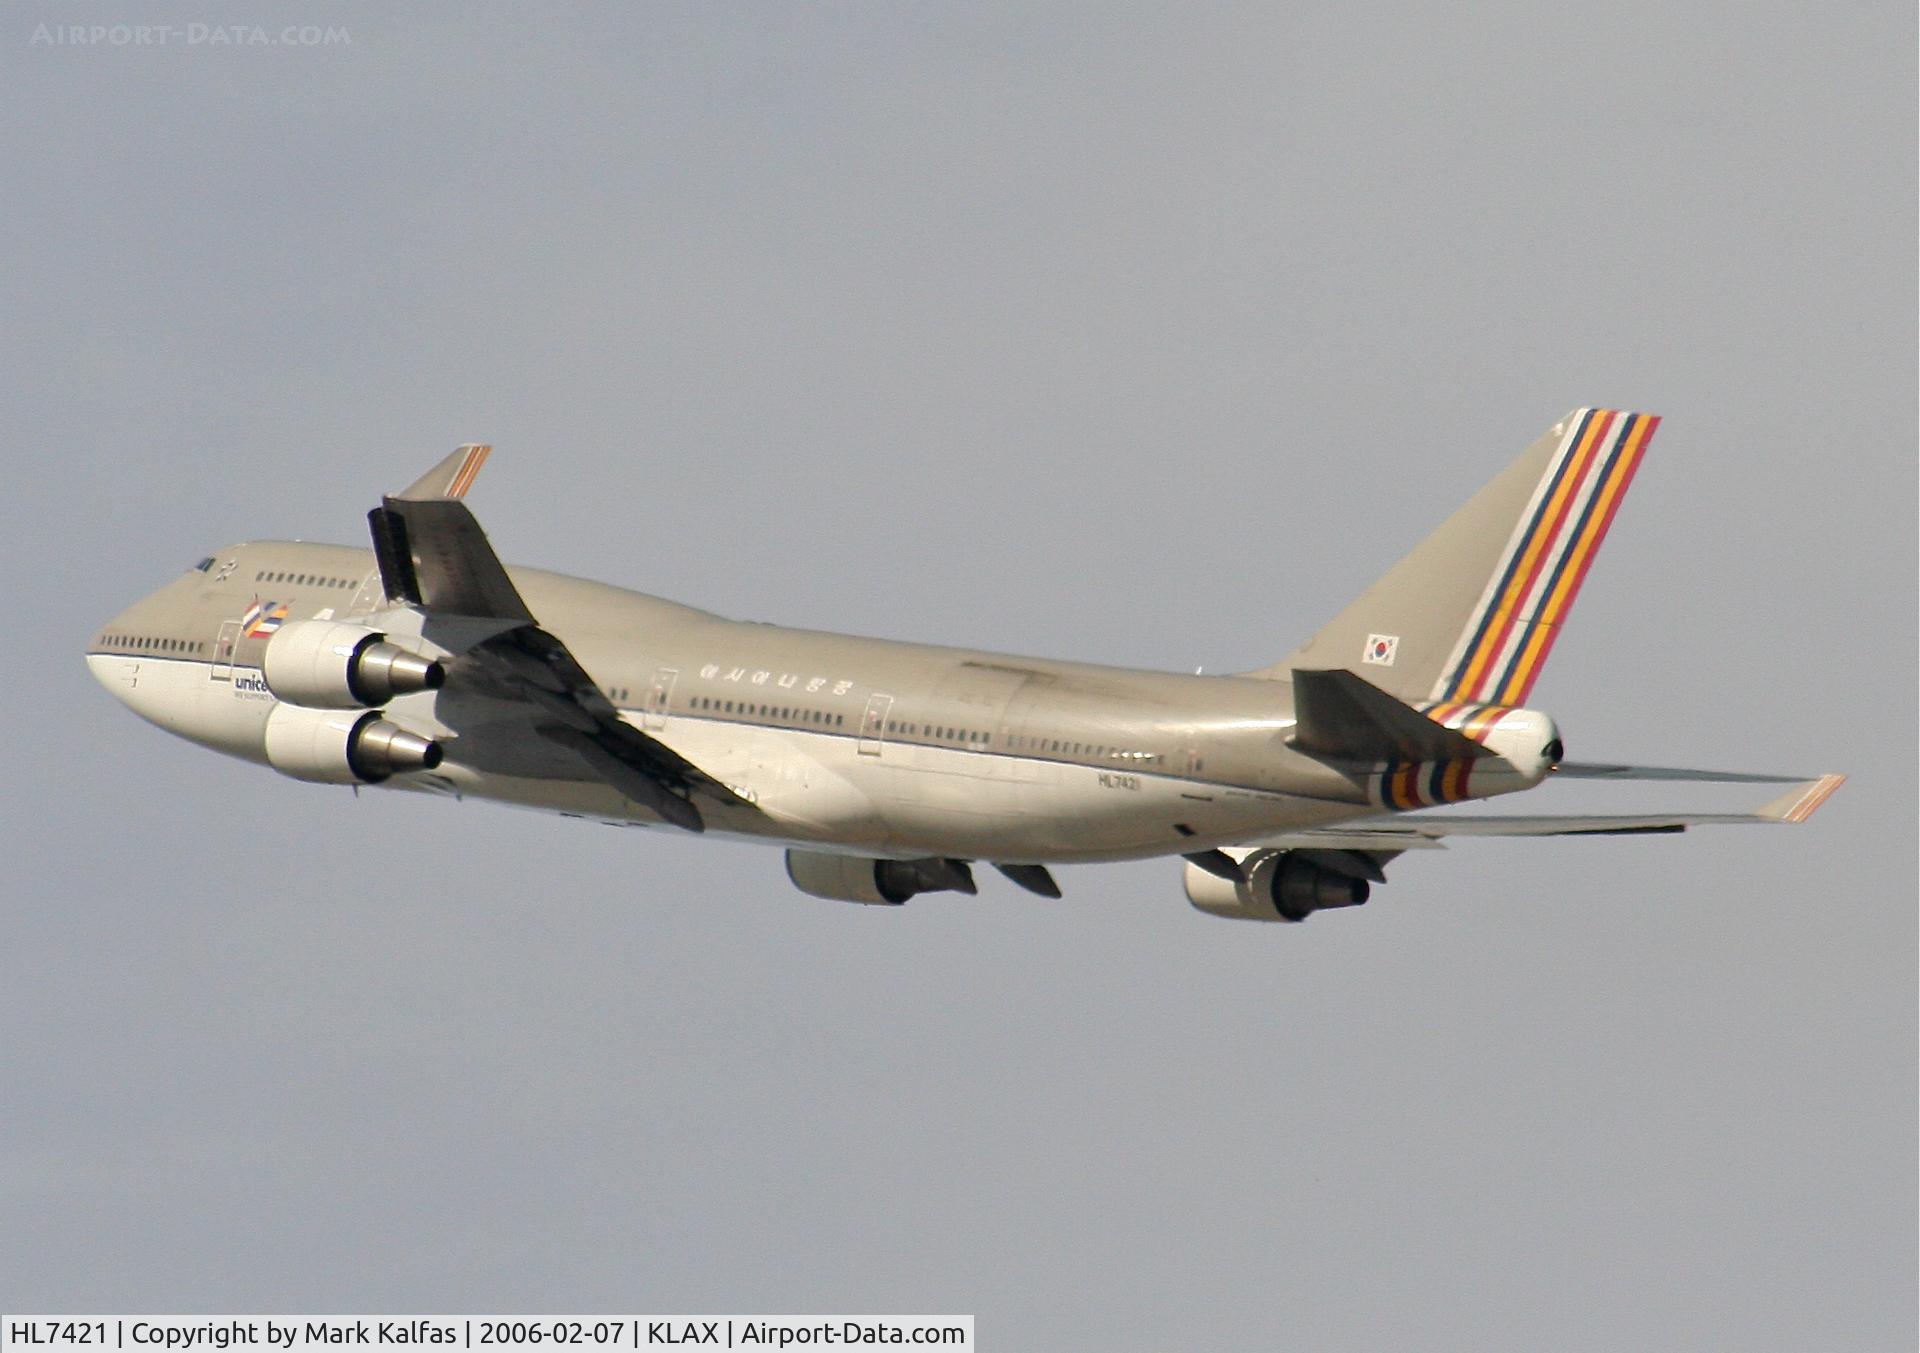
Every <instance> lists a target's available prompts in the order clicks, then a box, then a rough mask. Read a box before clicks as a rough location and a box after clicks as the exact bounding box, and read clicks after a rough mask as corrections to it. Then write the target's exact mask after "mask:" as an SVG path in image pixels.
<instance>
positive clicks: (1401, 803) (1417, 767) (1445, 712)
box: [1373, 700, 1511, 812]
mask: <svg viewBox="0 0 1920 1353" xmlns="http://www.w3.org/2000/svg"><path fill="white" fill-rule="evenodd" d="M1420 712H1421V713H1422V714H1424V715H1426V716H1427V717H1428V718H1429V719H1432V720H1433V721H1434V722H1435V723H1438V724H1444V725H1446V726H1447V727H1448V728H1452V729H1456V730H1457V731H1459V732H1461V733H1464V734H1465V735H1466V736H1467V737H1469V738H1472V739H1473V740H1474V741H1475V742H1479V743H1485V742H1486V740H1487V734H1489V733H1491V732H1492V731H1493V730H1494V726H1495V725H1496V724H1498V723H1499V722H1500V720H1501V719H1502V718H1503V717H1504V716H1505V715H1507V714H1508V713H1510V712H1511V711H1510V710H1509V709H1508V707H1507V706H1505V705H1476V704H1470V703H1468V702H1466V701H1461V700H1451V701H1447V702H1444V703H1442V704H1438V705H1422V706H1421V707H1420ZM1473 765H1474V763H1473V761H1472V760H1471V759H1470V758H1463V759H1460V760H1455V761H1388V762H1387V763H1386V768H1385V769H1384V770H1382V771H1381V772H1380V773H1379V774H1378V776H1377V777H1376V778H1375V784H1374V786H1373V789H1374V795H1373V796H1374V798H1375V799H1376V800H1377V801H1378V802H1379V803H1380V804H1381V806H1383V807H1386V808H1391V809H1393V810H1394V811H1395V812H1406V811H1407V810H1409V809H1412V808H1432V807H1434V806H1435V805H1437V804H1442V803H1461V802H1464V801H1465V800H1467V799H1470V798H1472V797H1473V791H1472V789H1471V788H1470V781H1471V779H1472V777H1473Z"/></svg>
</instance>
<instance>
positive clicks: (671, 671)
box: [640, 667, 680, 728]
mask: <svg viewBox="0 0 1920 1353" xmlns="http://www.w3.org/2000/svg"><path fill="white" fill-rule="evenodd" d="M679 675H680V669H679V668H678V667H658V668H655V669H654V673H653V685H651V686H649V687H648V688H647V708H646V711H645V712H644V713H643V714H642V715H641V716H640V725H641V727H643V728H665V727H666V726H667V704H668V702H669V701H671V700H672V699H673V683H674V681H675V680H676V679H677V678H678V677H679Z"/></svg>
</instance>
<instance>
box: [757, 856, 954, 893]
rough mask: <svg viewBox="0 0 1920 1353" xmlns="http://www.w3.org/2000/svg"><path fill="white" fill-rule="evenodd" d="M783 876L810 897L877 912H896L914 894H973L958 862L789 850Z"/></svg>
mask: <svg viewBox="0 0 1920 1353" xmlns="http://www.w3.org/2000/svg"><path fill="white" fill-rule="evenodd" d="M787 877H788V878H790V879H792V880H793V886H794V887H796V888H798V889H799V890H800V891H801V892H803V893H810V894H812V895H813V896H814V897H824V898H827V899H828V900H830V901H834V902H863V903H866V904H867V905H868V906H879V907H897V906H899V905H900V904H901V903H902V902H905V901H906V900H907V899H908V898H909V897H912V896H913V895H914V894H915V893H941V892H960V893H971V892H974V891H976V889H975V887H974V883H973V871H972V870H971V869H969V868H968V867H967V865H966V862H965V861H963V860H944V859H927V860H875V859H870V858H868V857H866V856H863V855H828V854H826V853H824V852H822V851H817V850H790V851H788V852H787Z"/></svg>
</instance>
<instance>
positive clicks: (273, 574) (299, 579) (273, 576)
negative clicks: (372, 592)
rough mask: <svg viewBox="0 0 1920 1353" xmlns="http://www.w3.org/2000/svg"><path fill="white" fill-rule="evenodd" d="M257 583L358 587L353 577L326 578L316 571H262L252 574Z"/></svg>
mask: <svg viewBox="0 0 1920 1353" xmlns="http://www.w3.org/2000/svg"><path fill="white" fill-rule="evenodd" d="M253 580H254V581H255V582H257V583H292V584H293V585H294V586H295V587H358V586H359V585H360V584H359V582H358V581H357V580H356V579H353V578H327V577H323V576H321V575H320V574H318V573H287V572H284V571H263V572H260V573H256V574H254V575H253Z"/></svg>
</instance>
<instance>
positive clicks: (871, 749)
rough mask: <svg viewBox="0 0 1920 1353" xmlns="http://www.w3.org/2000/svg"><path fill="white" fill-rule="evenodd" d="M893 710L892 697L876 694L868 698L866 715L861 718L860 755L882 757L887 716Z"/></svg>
mask: <svg viewBox="0 0 1920 1353" xmlns="http://www.w3.org/2000/svg"><path fill="white" fill-rule="evenodd" d="M892 709H893V697H892V696H891V695H880V694H874V695H870V696H868V697H867V710H866V713H864V714H862V715H861V716H860V745H859V750H860V755H862V756H878V755H880V744H881V743H882V742H884V741H886V736H887V715H888V713H890V712H891V711H892Z"/></svg>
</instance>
